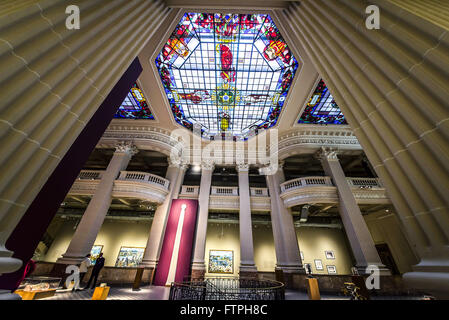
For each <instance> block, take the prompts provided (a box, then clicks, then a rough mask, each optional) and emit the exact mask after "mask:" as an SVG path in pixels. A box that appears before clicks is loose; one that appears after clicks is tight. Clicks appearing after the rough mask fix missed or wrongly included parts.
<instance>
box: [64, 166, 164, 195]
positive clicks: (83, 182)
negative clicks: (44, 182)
mask: <svg viewBox="0 0 449 320" xmlns="http://www.w3.org/2000/svg"><path fill="white" fill-rule="evenodd" d="M104 172H105V171H100V170H83V171H81V172H80V174H79V176H78V179H77V180H76V181H75V183H74V184H73V185H72V188H71V189H70V191H69V195H87V196H92V195H94V194H95V191H96V190H97V188H98V185H99V183H100V180H101V178H102V176H103V174H104ZM169 183H170V181H168V180H167V179H164V178H161V177H159V176H157V175H154V174H150V173H146V172H132V171H122V172H121V173H120V176H119V177H118V179H117V180H115V181H114V186H113V188H112V197H116V198H121V197H124V198H136V199H142V200H147V201H152V202H156V203H162V202H163V201H164V200H165V196H166V195H167V193H168V186H169Z"/></svg>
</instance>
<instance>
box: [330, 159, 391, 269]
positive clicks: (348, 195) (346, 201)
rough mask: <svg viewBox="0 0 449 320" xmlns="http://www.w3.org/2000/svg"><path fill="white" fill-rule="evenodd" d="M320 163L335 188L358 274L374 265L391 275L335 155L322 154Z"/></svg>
mask: <svg viewBox="0 0 449 320" xmlns="http://www.w3.org/2000/svg"><path fill="white" fill-rule="evenodd" d="M321 161H322V165H323V168H324V171H325V172H326V174H327V175H329V176H330V177H332V180H333V182H334V184H335V186H336V187H337V192H338V197H339V200H340V203H339V210H340V217H341V220H342V222H343V225H344V227H345V231H346V235H347V237H348V240H349V244H350V245H351V249H352V253H353V255H354V258H355V261H356V267H357V269H358V270H359V273H360V274H364V273H366V267H367V266H369V265H375V266H378V267H379V268H380V271H381V274H385V275H389V274H391V272H390V271H389V270H388V269H386V268H385V266H384V265H383V264H382V262H381V260H380V258H379V254H378V253H377V250H376V247H375V246H374V242H373V239H372V237H371V233H370V232H369V230H368V226H367V225H366V222H365V219H364V218H363V216H362V213H361V212H360V208H359V206H358V204H357V202H356V200H355V197H354V194H353V193H352V190H351V188H350V186H349V184H348V182H347V181H346V177H345V174H344V172H343V169H342V167H341V165H340V162H339V160H338V158H337V156H336V154H335V153H334V152H328V153H324V154H322V155H321Z"/></svg>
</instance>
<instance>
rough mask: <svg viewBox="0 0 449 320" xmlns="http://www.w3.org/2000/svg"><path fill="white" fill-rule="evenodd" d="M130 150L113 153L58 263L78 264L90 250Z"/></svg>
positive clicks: (126, 148)
mask: <svg viewBox="0 0 449 320" xmlns="http://www.w3.org/2000/svg"><path fill="white" fill-rule="evenodd" d="M131 152H132V151H131V150H130V149H129V148H128V146H125V148H124V149H122V148H118V149H117V151H116V152H115V153H114V156H113V157H112V159H111V161H110V162H109V165H108V167H107V169H106V171H105V172H104V174H103V177H102V178H101V181H100V183H99V184H98V187H97V190H96V191H95V194H94V196H93V197H92V200H91V201H90V202H89V205H88V206H87V209H86V211H85V212H84V214H83V217H82V218H81V221H80V223H79V225H78V228H77V229H76V231H75V234H74V236H73V238H72V241H70V245H69V247H68V248H67V251H66V252H65V253H64V254H63V255H62V258H59V259H58V261H57V262H58V263H64V264H78V263H80V262H81V261H82V259H83V258H84V257H85V256H86V254H88V253H89V252H90V250H91V249H92V246H93V245H94V243H95V239H96V238H97V235H98V232H99V231H100V228H101V226H102V225H103V222H104V219H105V217H106V214H107V213H108V210H109V206H110V205H111V200H112V188H113V186H114V181H115V180H116V179H117V177H118V176H119V174H120V171H122V170H125V169H126V167H127V166H128V163H129V160H130V159H131V156H132V153H131Z"/></svg>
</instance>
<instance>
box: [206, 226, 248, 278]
mask: <svg viewBox="0 0 449 320" xmlns="http://www.w3.org/2000/svg"><path fill="white" fill-rule="evenodd" d="M210 250H233V251H234V273H233V274H219V273H209V268H208V266H209V251H210ZM204 261H205V264H206V275H208V276H235V277H237V276H238V272H239V265H240V236H239V225H238V224H236V223H231V224H228V223H210V222H209V223H208V224H207V235H206V253H205V255H204Z"/></svg>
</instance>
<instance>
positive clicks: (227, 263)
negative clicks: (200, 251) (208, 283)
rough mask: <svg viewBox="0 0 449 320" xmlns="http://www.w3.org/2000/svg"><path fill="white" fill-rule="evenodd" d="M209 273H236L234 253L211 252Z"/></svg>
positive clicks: (225, 251) (224, 251) (223, 251)
mask: <svg viewBox="0 0 449 320" xmlns="http://www.w3.org/2000/svg"><path fill="white" fill-rule="evenodd" d="M209 273H234V251H232V250H209Z"/></svg>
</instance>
